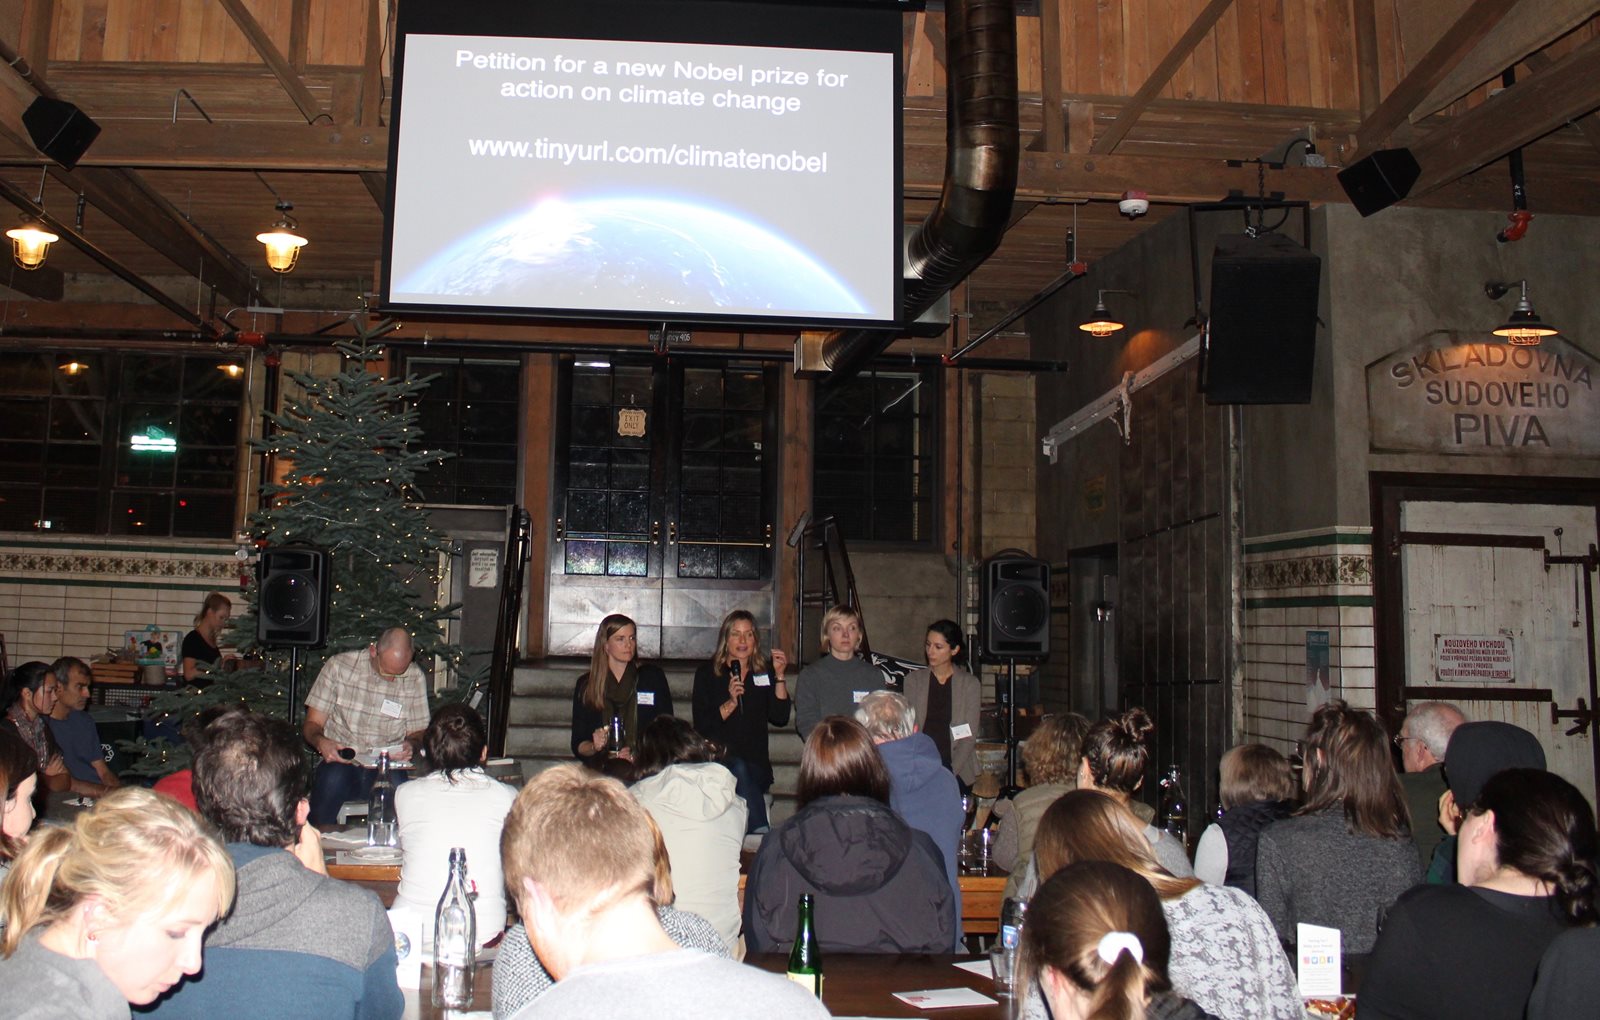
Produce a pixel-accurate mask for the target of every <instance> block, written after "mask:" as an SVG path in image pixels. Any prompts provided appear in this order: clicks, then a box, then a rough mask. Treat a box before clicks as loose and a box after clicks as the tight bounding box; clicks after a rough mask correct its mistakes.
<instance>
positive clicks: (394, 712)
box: [378, 698, 401, 719]
mask: <svg viewBox="0 0 1600 1020" xmlns="http://www.w3.org/2000/svg"><path fill="white" fill-rule="evenodd" d="M378 711H379V712H380V713H382V714H383V715H386V716H388V717H389V718H390V719H398V718H400V714H401V710H400V702H398V701H396V700H394V699H393V698H384V699H383V706H382V707H381V708H379V709H378Z"/></svg>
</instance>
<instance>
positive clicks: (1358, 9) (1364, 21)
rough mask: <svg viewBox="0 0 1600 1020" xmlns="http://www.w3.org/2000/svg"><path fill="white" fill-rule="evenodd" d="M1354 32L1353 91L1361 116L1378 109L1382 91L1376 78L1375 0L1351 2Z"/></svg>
mask: <svg viewBox="0 0 1600 1020" xmlns="http://www.w3.org/2000/svg"><path fill="white" fill-rule="evenodd" d="M1351 14H1352V18H1353V20H1354V22H1355V26H1354V27H1355V31H1356V90H1357V94H1358V95H1359V96H1360V99H1359V102H1360V103H1361V116H1362V117H1367V116H1370V115H1371V113H1372V111H1373V110H1376V109H1377V108H1378V102H1379V100H1380V99H1381V98H1382V92H1383V88H1382V86H1381V85H1380V84H1379V81H1380V79H1379V75H1378V11H1377V3H1376V0H1355V6H1354V8H1353V9H1352V11H1351Z"/></svg>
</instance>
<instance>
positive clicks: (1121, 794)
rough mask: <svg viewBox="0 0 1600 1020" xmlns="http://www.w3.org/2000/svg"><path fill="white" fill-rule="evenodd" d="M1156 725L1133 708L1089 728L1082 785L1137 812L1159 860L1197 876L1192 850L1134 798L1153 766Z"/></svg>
mask: <svg viewBox="0 0 1600 1020" xmlns="http://www.w3.org/2000/svg"><path fill="white" fill-rule="evenodd" d="M1155 728H1156V724H1155V723H1154V722H1151V720H1150V716H1149V714H1148V713H1147V712H1145V710H1144V709H1142V708H1130V709H1128V710H1127V711H1126V712H1123V713H1122V714H1121V715H1118V716H1113V717H1112V718H1110V719H1102V720H1101V721H1100V722H1097V723H1095V724H1094V725H1093V726H1091V727H1089V732H1088V733H1086V734H1084V737H1083V760H1082V761H1080V762H1079V763H1078V789H1080V790H1099V791H1100V792H1101V793H1104V794H1106V795H1108V796H1110V797H1111V798H1112V799H1113V800H1115V801H1117V802H1118V803H1120V804H1121V805H1122V806H1123V807H1125V808H1127V809H1128V810H1129V811H1131V812H1133V814H1134V816H1135V817H1137V818H1138V819H1139V821H1141V822H1143V823H1144V835H1145V838H1146V839H1148V840H1149V841H1150V849H1151V850H1152V851H1154V852H1155V855H1156V860H1157V861H1159V862H1161V866H1162V867H1163V868H1166V869H1167V870H1168V871H1170V872H1172V874H1174V875H1177V876H1178V877H1179V878H1188V877H1190V876H1192V875H1193V874H1194V865H1192V864H1190V863H1189V854H1188V851H1186V850H1185V849H1184V847H1183V844H1182V843H1180V842H1178V841H1177V840H1176V839H1173V838H1172V835H1171V833H1168V832H1163V831H1162V830H1161V829H1158V828H1156V827H1155V826H1154V825H1151V824H1150V819H1151V818H1153V817H1154V816H1155V812H1154V811H1153V810H1151V808H1150V806H1149V805H1147V804H1144V803H1143V802H1141V801H1136V800H1134V799H1133V795H1134V793H1135V792H1136V791H1137V790H1138V789H1139V787H1141V786H1143V785H1144V774H1145V770H1146V769H1148V768H1149V766H1150V748H1149V746H1148V744H1147V741H1148V740H1149V737H1150V734H1151V733H1153V732H1155Z"/></svg>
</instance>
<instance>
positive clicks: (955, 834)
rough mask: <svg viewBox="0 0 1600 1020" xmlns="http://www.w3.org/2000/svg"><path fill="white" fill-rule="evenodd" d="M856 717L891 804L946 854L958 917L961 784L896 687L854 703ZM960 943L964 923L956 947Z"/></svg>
mask: <svg viewBox="0 0 1600 1020" xmlns="http://www.w3.org/2000/svg"><path fill="white" fill-rule="evenodd" d="M856 722H858V723H860V724H861V725H863V726H865V727H866V728H867V735H868V736H870V737H871V738H872V743H873V744H874V745H876V746H877V748H878V753H879V754H880V755H882V756H883V764H884V767H885V768H887V769H888V770H889V806H890V807H892V808H894V810H895V813H896V814H898V815H899V816H900V817H901V818H904V819H905V821H906V824H907V825H909V826H911V827H912V828H913V829H917V830H920V831H922V832H926V833H927V834H928V835H929V836H930V837H932V839H933V842H934V843H935V844H936V845H937V846H938V847H939V852H940V853H941V854H942V855H943V856H944V873H945V877H947V878H949V879H950V889H951V891H952V892H954V894H955V897H956V917H958V918H959V917H960V916H961V882H960V879H959V878H958V877H957V876H956V853H957V851H958V850H959V849H960V843H961V828H962V826H963V825H964V824H965V822H966V818H967V815H966V812H965V811H963V810H961V787H960V786H958V785H957V784H956V777H955V776H954V775H952V774H951V772H950V770H949V769H947V768H945V767H944V766H943V765H942V764H940V762H939V751H938V749H937V748H935V747H934V746H933V741H932V740H931V739H929V737H928V735H927V734H926V733H922V732H920V731H919V730H918V728H917V710H916V709H915V708H913V707H911V703H910V701H909V700H908V699H906V698H903V697H901V696H900V695H898V694H896V693H894V692H893V691H873V692H872V693H871V694H869V695H867V696H866V697H864V698H862V699H861V704H860V705H857V706H856ZM960 948H961V930H960V926H959V925H958V926H957V929H956V951H957V952H959V951H960Z"/></svg>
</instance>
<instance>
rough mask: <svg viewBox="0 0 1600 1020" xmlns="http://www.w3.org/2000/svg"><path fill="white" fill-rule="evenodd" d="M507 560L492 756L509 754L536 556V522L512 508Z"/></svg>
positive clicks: (495, 664) (492, 678) (493, 680)
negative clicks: (526, 599) (522, 628)
mask: <svg viewBox="0 0 1600 1020" xmlns="http://www.w3.org/2000/svg"><path fill="white" fill-rule="evenodd" d="M510 518H511V520H510V521H509V524H510V527H508V528H507V529H506V549H505V556H504V558H503V559H502V560H501V561H500V606H499V611H498V612H497V614H496V616H495V624H494V656H493V658H492V659H491V661H490V665H489V754H490V755H491V756H492V757H496V758H498V757H500V756H501V755H503V754H505V748H506V728H507V725H508V723H509V722H510V719H511V688H512V684H513V681H514V679H515V674H516V668H517V625H518V622H519V618H520V617H521V615H522V585H523V581H524V579H525V577H526V575H527V567H528V560H529V558H530V557H531V556H532V555H533V520H532V518H530V517H529V516H528V512H527V511H526V510H524V509H522V507H520V506H514V507H511V513H510Z"/></svg>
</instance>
